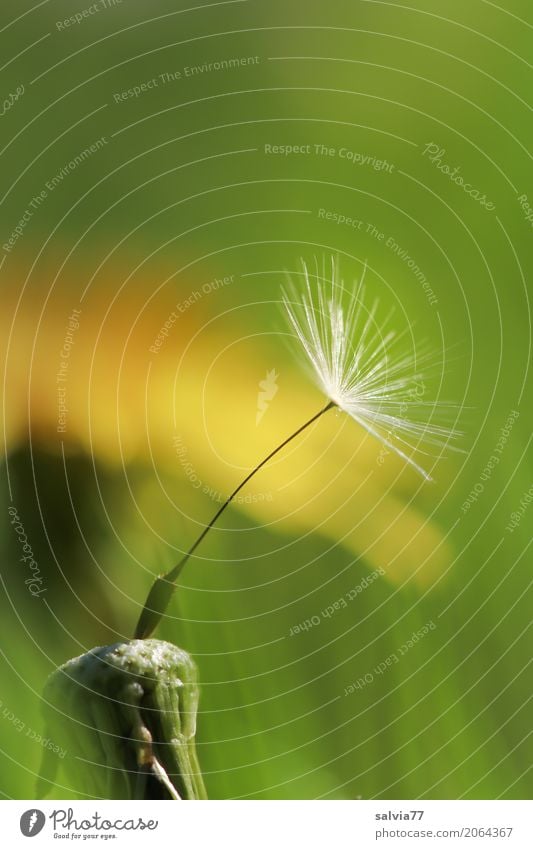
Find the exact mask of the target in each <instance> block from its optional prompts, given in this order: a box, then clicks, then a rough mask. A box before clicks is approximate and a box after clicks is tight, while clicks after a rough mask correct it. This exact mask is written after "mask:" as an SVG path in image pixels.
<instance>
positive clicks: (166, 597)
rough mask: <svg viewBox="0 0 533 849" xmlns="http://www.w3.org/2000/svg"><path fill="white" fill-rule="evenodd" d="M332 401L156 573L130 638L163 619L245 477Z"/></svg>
mask: <svg viewBox="0 0 533 849" xmlns="http://www.w3.org/2000/svg"><path fill="white" fill-rule="evenodd" d="M335 406H336V404H335V402H334V401H328V403H327V404H326V406H325V407H323V408H322V409H321V410H319V411H318V413H315V415H314V416H311V418H310V419H308V420H307V421H306V422H305V423H304V424H303V425H301V427H299V428H298V429H297V430H295V431H294V433H292V434H291V435H290V436H288V437H287V439H285V440H284V441H283V442H282V443H281V444H280V445H278V447H277V448H274V450H273V451H271V452H270V454H268V455H267V456H266V457H265V458H264V459H263V460H261V462H260V463H259V464H258V465H257V466H255V468H253V469H252V471H251V472H249V474H248V475H246V477H245V478H244V480H243V481H241V483H240V484H239V485H238V486H237V487H236V488H235V489H234V490H233V492H232V493H231V495H229V496H228V497H227V499H226V500H225V502H224V503H223V504H222V505H221V507H219V509H218V510H217V512H216V513H215V515H214V516H213V518H212V519H211V521H210V522H209V524H208V525H206V526H205V528H204V529H203V531H202V532H201V534H200V536H199V537H198V538H197V539H196V540H195V542H194V543H193V544H192V546H191V547H190V548H189V550H188V551H187V552H186V554H184V555H183V557H182V558H181V560H180V561H179V562H178V563H177V564H176V566H174V567H173V568H172V569H171V570H170V571H169V572H167V573H166V574H164V575H160V576H159V577H158V578H156V580H155V581H154V583H153V584H152V588H151V590H150V592H149V593H148V597H147V599H146V602H145V604H144V607H143V609H142V612H141V615H140V617H139V621H138V622H137V627H136V628H135V635H134V638H135V639H136V640H145V639H147V638H148V637H149V636H150V635H151V634H152V633H153V632H154V630H155V628H156V627H157V626H158V624H159V622H160V621H161V619H162V618H163V616H164V614H165V611H166V609H167V607H168V605H169V603H170V599H171V598H172V594H173V593H174V590H175V589H176V584H175V581H176V580H177V578H178V577H179V575H180V574H181V571H182V569H183V567H184V566H185V564H186V563H187V561H188V560H189V558H190V557H191V555H192V554H194V552H195V551H196V549H197V548H198V546H199V545H200V543H201V542H202V540H203V539H204V537H205V536H206V535H207V534H208V533H209V531H210V530H211V528H212V527H213V525H214V524H215V522H216V521H217V520H218V518H219V517H220V516H221V515H222V513H223V512H224V510H226V508H227V507H229V505H230V504H231V502H232V501H233V499H234V498H235V496H236V495H237V494H238V493H239V492H240V491H241V489H242V488H243V487H244V486H246V484H247V483H248V481H249V480H251V478H253V476H254V475H255V474H257V472H258V471H259V470H260V469H262V468H263V466H264V465H266V463H268V461H269V460H271V459H272V458H273V457H275V456H276V454H278V453H279V452H280V451H281V450H282V449H283V448H285V446H286V445H288V444H289V442H292V440H293V439H295V438H296V437H297V436H299V435H300V434H301V433H302V432H303V431H304V430H306V429H307V428H308V427H309V426H310V425H312V424H313V423H314V422H316V421H317V419H319V418H320V417H321V416H323V415H324V413H327V411H328V410H331V409H332V408H333V407H335Z"/></svg>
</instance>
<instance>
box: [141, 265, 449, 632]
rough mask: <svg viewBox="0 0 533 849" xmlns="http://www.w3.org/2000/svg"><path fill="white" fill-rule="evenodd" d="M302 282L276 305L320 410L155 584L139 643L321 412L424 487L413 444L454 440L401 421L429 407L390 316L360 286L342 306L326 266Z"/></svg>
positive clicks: (338, 284) (334, 272) (338, 286)
mask: <svg viewBox="0 0 533 849" xmlns="http://www.w3.org/2000/svg"><path fill="white" fill-rule="evenodd" d="M303 276H304V285H303V287H302V289H301V291H300V289H298V288H297V287H296V286H295V285H294V284H292V285H291V286H290V287H289V288H288V290H287V291H285V292H284V293H283V302H284V305H285V310H286V315H287V318H288V321H289V324H290V326H291V327H292V330H293V332H294V334H295V336H296V338H297V339H298V340H299V342H300V344H301V346H302V348H303V350H304V352H305V354H306V356H307V359H308V362H309V363H310V365H311V367H312V371H313V372H314V377H315V379H317V380H318V383H319V385H320V387H321V389H322V390H323V392H324V394H325V395H326V397H327V398H328V403H327V404H326V405H325V406H324V407H323V408H322V409H321V410H319V411H318V412H317V413H315V415H314V416H311V418H310V419H308V420H307V421H306V422H304V424H302V425H301V426H300V427H299V428H298V429H297V430H296V431H295V432H294V433H292V434H291V435H290V436H289V437H287V439H285V440H284V441H283V442H282V443H281V444H280V445H278V447H277V448H275V449H274V450H273V451H271V452H270V454H268V456H267V457H265V458H264V460H262V461H261V462H260V463H259V464H258V465H257V466H255V468H253V469H252V471H251V472H249V474H248V475H247V476H246V477H245V478H244V480H243V481H241V483H240V484H239V485H238V486H237V487H236V488H235V489H234V490H233V492H232V493H231V495H229V496H228V498H227V499H226V501H225V502H224V503H223V504H222V505H221V507H220V508H219V509H218V511H217V512H216V513H215V515H214V516H213V518H212V519H211V521H210V522H209V524H208V525H206V526H205V528H204V529H203V531H202V532H201V534H200V536H199V537H198V538H197V539H196V541H195V542H194V543H193V545H192V546H191V547H190V548H189V550H188V551H187V552H186V553H185V554H184V555H183V557H182V558H181V560H180V561H179V563H177V565H176V566H174V568H173V569H171V570H170V572H168V573H167V574H165V575H160V576H159V577H158V578H157V579H156V580H155V582H154V583H153V585H152V588H151V590H150V592H149V594H148V598H147V600H146V602H145V605H144V607H143V610H142V612H141V615H140V617H139V621H138V623H137V627H136V629H135V638H136V639H146V638H147V637H149V636H150V634H151V633H152V632H153V631H154V629H155V628H156V626H157V625H158V624H159V622H160V621H161V619H162V617H163V615H164V613H165V610H166V608H167V607H168V604H169V602H170V599H171V597H172V593H173V592H174V590H175V588H176V585H175V581H176V580H177V578H178V576H179V575H180V573H181V571H182V569H183V568H184V566H185V565H186V563H187V561H188V560H189V558H190V557H191V555H192V554H193V553H194V552H195V551H196V549H197V547H198V546H199V545H200V543H201V542H202V540H203V539H204V537H205V536H206V534H207V533H208V532H209V530H210V529H211V528H212V527H213V525H214V524H215V522H216V521H217V520H218V518H219V516H221V514H222V513H223V512H224V510H226V508H227V507H228V506H229V505H230V503H231V502H232V501H233V499H234V498H235V496H236V495H237V493H238V492H240V490H241V489H242V488H243V487H244V486H245V485H246V484H247V483H248V481H249V480H250V479H251V478H252V477H253V476H254V475H255V474H257V472H258V471H259V470H260V469H262V468H263V466H264V465H265V464H266V463H268V461H269V460H271V459H272V457H274V456H275V455H276V454H278V452H279V451H281V450H282V449H283V448H285V446H286V445H288V443H289V442H291V441H292V440H293V439H295V438H296V437H297V436H299V435H300V434H301V433H302V432H303V431H304V430H306V429H307V428H308V427H310V426H311V425H312V424H314V423H315V422H316V421H317V420H318V419H319V418H320V417H321V416H323V415H324V413H326V412H328V410H331V409H333V408H335V407H337V408H338V409H340V410H343V411H344V412H346V413H348V415H349V416H351V417H352V418H353V419H355V421H357V422H358V423H359V424H360V425H362V426H363V427H364V428H365V429H366V430H367V431H368V432H369V433H370V434H372V436H375V437H377V438H378V439H380V440H381V442H382V443H383V444H384V445H386V446H388V447H389V448H390V449H391V450H393V451H395V452H396V454H398V455H399V456H400V457H402V458H403V459H404V460H405V461H406V462H407V463H408V464H410V465H411V466H413V467H414V468H415V469H416V470H417V471H418V472H419V473H420V474H421V475H422V476H423V477H424V478H426V479H427V480H431V478H430V476H429V474H428V473H427V472H426V471H425V470H424V469H423V468H422V466H420V465H419V464H418V463H417V462H416V461H415V460H414V459H413V457H412V452H413V451H414V450H415V449H416V450H421V448H420V444H421V443H423V444H431V445H433V446H439V447H440V448H442V447H444V445H447V444H448V441H449V440H450V439H451V438H452V437H453V436H455V435H456V434H455V433H454V432H453V431H451V430H447V429H446V428H444V427H440V426H437V425H434V424H432V422H431V416H430V417H429V419H428V418H427V416H426V421H425V422H424V421H417V418H416V417H415V416H411V417H409V418H408V417H407V416H406V415H405V413H406V412H407V411H408V410H410V411H411V413H414V412H419V411H424V410H425V411H427V410H428V409H429V410H430V411H431V413H433V411H434V410H435V404H433V403H430V402H428V401H424V400H421V398H420V397H419V395H420V393H419V390H418V388H417V386H419V385H420V382H421V381H422V380H423V375H421V374H419V373H418V372H417V370H416V368H415V366H416V364H417V363H418V364H420V363H421V362H422V361H427V359H428V358H427V356H422V357H420V356H419V357H418V358H417V359H415V358H413V356H411V355H406V354H403V353H402V351H401V346H400V345H399V343H400V342H401V339H402V337H403V336H404V335H405V332H404V333H400V334H397V333H395V332H394V331H393V330H388V329H387V326H388V323H389V320H390V316H389V317H387V318H386V319H385V321H384V322H378V319H377V311H378V303H377V301H374V302H373V303H372V304H371V306H370V308H367V306H366V304H365V294H364V286H363V280H361V282H360V283H359V285H358V286H357V287H356V289H355V291H354V293H353V295H352V297H351V298H350V300H349V302H348V301H347V298H346V293H345V291H344V287H343V284H342V281H341V280H340V279H339V274H338V267H337V264H336V262H335V260H334V259H332V261H331V273H330V274H329V276H327V275H326V274H325V267H324V268H323V273H322V275H319V273H318V264H317V269H316V275H315V280H316V283H315V282H314V281H313V283H312V282H311V275H310V274H309V272H308V270H307V266H306V265H305V263H303ZM363 277H364V274H363Z"/></svg>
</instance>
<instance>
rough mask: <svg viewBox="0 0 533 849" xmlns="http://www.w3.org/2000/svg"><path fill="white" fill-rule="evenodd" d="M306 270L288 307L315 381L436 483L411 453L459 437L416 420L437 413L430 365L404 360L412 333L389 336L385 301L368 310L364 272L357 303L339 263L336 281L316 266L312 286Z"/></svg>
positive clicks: (291, 290) (286, 299)
mask: <svg viewBox="0 0 533 849" xmlns="http://www.w3.org/2000/svg"><path fill="white" fill-rule="evenodd" d="M302 266H303V278H304V282H303V285H302V286H301V287H298V286H296V285H295V284H294V283H292V284H291V285H290V286H289V287H288V289H287V290H285V291H284V293H283V303H284V307H285V311H286V315H287V318H288V321H289V325H290V327H291V328H292V330H293V331H294V333H295V335H296V338H297V339H298V341H299V343H300V345H301V347H302V348H303V350H304V352H305V354H306V356H307V360H308V362H309V364H310V365H311V368H312V371H313V373H314V377H315V380H316V381H317V382H318V384H319V386H320V388H321V389H322V391H323V392H324V394H325V395H326V396H327V397H328V398H329V399H330V400H331V401H332V402H333V403H334V404H335V405H336V406H337V407H338V408H339V409H340V410H343V411H344V412H346V413H348V415H349V416H351V417H352V418H353V419H355V421H356V422H358V423H359V424H360V425H361V426H362V427H364V428H365V429H366V430H367V431H368V432H369V433H370V434H372V436H374V437H377V438H378V439H380V440H381V442H382V443H384V444H385V445H386V446H387V447H389V448H390V449H391V450H392V451H394V452H395V453H396V454H398V455H399V456H400V457H402V458H403V459H404V460H405V461H406V462H407V463H409V464H410V465H411V466H413V467H414V468H415V469H416V470H417V471H418V472H419V473H420V474H421V475H422V476H423V477H424V478H425V479H426V480H431V477H430V475H429V474H428V473H427V472H426V471H425V470H424V469H423V468H422V466H421V465H419V464H418V462H416V461H415V460H414V459H413V456H412V452H413V451H415V450H419V451H420V450H422V446H423V445H433V446H437V447H440V448H443V447H444V446H445V445H447V444H448V442H449V440H450V439H451V438H453V437H454V436H456V435H457V434H456V432H454V431H453V430H449V429H447V428H445V427H441V426H438V425H435V424H433V423H432V422H431V420H429V419H427V417H426V420H425V421H419V420H417V417H418V416H419V415H420V413H421V412H423V411H427V410H429V411H430V412H431V413H433V412H434V411H435V410H436V409H437V406H436V405H435V404H434V403H431V402H428V401H423V400H421V397H420V395H421V394H422V393H421V392H420V386H424V375H423V374H421V373H420V372H418V371H417V364H418V366H420V364H421V363H422V362H426V363H427V361H428V359H429V357H428V355H422V356H419V357H418V361H417V358H416V357H415V356H413V355H410V354H405V353H403V352H402V350H401V345H400V344H399V343H400V342H401V340H402V339H403V337H404V336H405V332H406V331H404V332H403V333H396V332H395V331H394V330H392V329H388V325H389V321H390V317H391V314H389V316H388V317H387V318H386V319H385V321H383V322H378V319H377V313H378V306H379V305H378V301H377V300H373V301H372V302H371V303H370V305H367V302H366V301H367V298H366V293H365V288H364V271H363V275H362V278H361V281H360V282H359V284H358V285H357V286H356V288H355V290H354V292H353V293H352V294H351V295H350V293H347V291H346V290H345V288H344V285H343V282H342V280H341V279H340V278H339V272H338V265H337V263H336V262H335V260H334V259H333V258H332V260H331V271H330V274H329V275H326V273H325V268H323V269H322V274H319V271H318V263H317V267H316V274H315V275H314V280H313V282H312V279H311V278H312V276H311V275H310V274H309V270H308V268H307V265H306V264H305V262H303V261H302ZM365 271H366V267H365ZM315 281H316V282H315ZM408 413H411V417H409V416H408V415H407V414H408ZM424 453H425V452H424Z"/></svg>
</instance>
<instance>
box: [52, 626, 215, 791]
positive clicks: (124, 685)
mask: <svg viewBox="0 0 533 849" xmlns="http://www.w3.org/2000/svg"><path fill="white" fill-rule="evenodd" d="M198 696H199V690H198V682H197V672H196V665H195V663H194V661H193V660H192V658H191V657H190V655H188V654H187V652H185V651H183V650H182V649H179V648H177V647H176V646H173V645H172V644H171V643H167V642H163V641H162V640H132V641H131V642H124V643H115V644H114V645H111V646H103V647H100V648H94V649H91V651H89V652H87V653H86V654H83V655H80V657H76V658H73V659H72V660H69V661H68V662H67V663H65V664H64V665H63V666H61V667H59V669H57V670H56V671H55V672H54V673H53V674H52V675H51V676H50V678H49V679H48V681H47V682H46V685H45V688H44V692H43V705H44V708H43V709H44V714H45V721H46V725H47V734H48V736H50V738H51V739H54V740H56V741H58V742H59V741H61V745H62V746H63V747H64V748H65V749H66V750H67V753H66V755H65V757H64V759H63V762H62V763H63V770H64V789H68V790H69V792H71V791H72V790H74V791H75V792H76V793H77V794H79V795H80V796H91V797H97V798H104V799H205V798H206V794H205V788H204V784H203V780H202V776H201V773H200V768H199V765H198V760H197V756H196V750H195V744H194V737H195V733H196V713H197V710H198ZM57 768H58V759H57V757H56V756H55V755H54V754H53V753H52V752H51V751H49V750H45V752H44V756H43V764H42V768H41V774H40V776H39V786H38V790H37V795H38V796H42V795H46V794H47V793H48V792H49V791H50V787H51V784H52V783H54V781H55V777H56V773H57Z"/></svg>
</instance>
